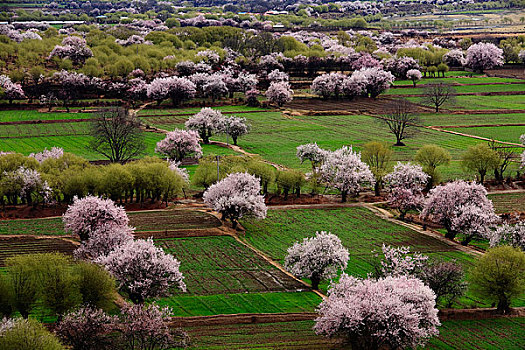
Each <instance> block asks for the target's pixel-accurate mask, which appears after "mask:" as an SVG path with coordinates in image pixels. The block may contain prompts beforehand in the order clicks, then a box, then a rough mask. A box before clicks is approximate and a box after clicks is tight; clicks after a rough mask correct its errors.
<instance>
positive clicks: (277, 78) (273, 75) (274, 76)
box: [268, 69, 290, 83]
mask: <svg viewBox="0 0 525 350" xmlns="http://www.w3.org/2000/svg"><path fill="white" fill-rule="evenodd" d="M268 80H269V81H270V82H272V83H278V82H288V80H290V77H289V76H288V74H286V73H285V72H282V71H280V70H278V69H274V70H272V71H271V72H270V73H268Z"/></svg>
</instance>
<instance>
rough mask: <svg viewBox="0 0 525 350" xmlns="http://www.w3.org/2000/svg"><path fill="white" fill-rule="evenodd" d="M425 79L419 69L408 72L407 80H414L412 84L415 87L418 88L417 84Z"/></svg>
mask: <svg viewBox="0 0 525 350" xmlns="http://www.w3.org/2000/svg"><path fill="white" fill-rule="evenodd" d="M422 77H423V74H421V71H419V70H418V69H410V70H409V71H408V72H407V79H408V80H412V84H414V87H416V83H417V82H418V81H420V80H421V78H422Z"/></svg>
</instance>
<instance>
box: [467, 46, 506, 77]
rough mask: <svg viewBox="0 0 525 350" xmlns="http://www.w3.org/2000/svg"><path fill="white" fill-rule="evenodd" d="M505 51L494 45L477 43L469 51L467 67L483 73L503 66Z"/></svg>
mask: <svg viewBox="0 0 525 350" xmlns="http://www.w3.org/2000/svg"><path fill="white" fill-rule="evenodd" d="M503 62H504V60H503V50H502V49H500V48H499V47H497V46H496V45H494V44H492V43H477V44H474V45H471V46H470V47H469V48H468V50H467V58H466V66H467V67H469V68H472V69H473V70H476V71H480V72H483V71H484V70H486V69H492V68H494V67H499V66H502V65H503Z"/></svg>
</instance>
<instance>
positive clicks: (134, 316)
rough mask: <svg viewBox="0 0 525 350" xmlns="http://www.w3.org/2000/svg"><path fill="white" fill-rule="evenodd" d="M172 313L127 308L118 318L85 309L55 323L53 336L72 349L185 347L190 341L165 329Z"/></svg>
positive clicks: (156, 308) (151, 308)
mask: <svg viewBox="0 0 525 350" xmlns="http://www.w3.org/2000/svg"><path fill="white" fill-rule="evenodd" d="M170 318H171V310H170V309H169V308H168V307H165V308H161V307H159V306H157V305H155V304H150V305H126V306H124V307H123V308H122V309H121V313H120V315H119V316H110V315H108V314H106V313H105V312H104V311H103V310H100V309H96V308H92V307H84V308H81V309H78V310H75V311H72V312H70V313H68V314H67V315H65V316H64V318H63V319H62V320H61V321H60V322H59V323H58V325H57V328H56V334H57V335H58V336H59V338H60V339H61V340H63V341H64V343H66V344H67V345H70V346H71V347H72V348H73V349H95V348H96V349H110V348H113V347H115V346H117V344H118V345H120V346H125V347H126V348H128V349H136V348H141V349H142V348H155V349H168V348H173V347H186V346H187V345H188V341H189V337H188V335H187V334H186V333H184V332H183V331H181V330H180V329H172V328H170V326H169V325H168V323H169V321H170Z"/></svg>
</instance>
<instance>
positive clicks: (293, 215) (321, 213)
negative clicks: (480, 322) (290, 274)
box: [242, 207, 525, 307]
mask: <svg viewBox="0 0 525 350" xmlns="http://www.w3.org/2000/svg"><path fill="white" fill-rule="evenodd" d="M242 224H243V226H244V227H245V228H246V237H245V239H246V240H247V241H248V242H249V243H251V244H252V245H254V246H255V247H256V248H258V249H260V250H261V251H263V252H265V253H266V254H267V255H269V256H270V257H271V258H272V259H274V260H277V261H280V262H283V261H284V257H285V255H286V249H287V248H288V247H290V246H291V245H292V244H293V243H294V242H297V241H302V240H303V238H305V237H311V236H313V235H315V232H316V231H330V232H331V233H333V234H335V235H337V236H338V237H339V238H340V239H341V241H342V243H343V245H344V246H345V247H346V248H347V249H348V251H349V253H350V261H349V262H348V268H347V269H346V272H347V273H348V274H350V275H353V276H357V277H366V275H367V274H368V273H369V272H372V262H373V260H374V253H372V251H376V252H380V251H381V246H382V244H383V243H384V244H387V245H393V246H410V247H411V251H419V252H422V253H424V254H425V255H428V256H429V257H431V258H439V259H444V260H451V259H454V260H456V261H458V262H460V263H461V264H462V265H463V266H464V267H465V269H466V271H467V276H468V269H470V268H471V267H472V264H473V262H474V260H475V258H474V256H472V255H468V254H466V253H463V252H461V251H459V250H457V249H456V248H454V247H453V246H450V245H448V244H446V243H444V242H441V241H439V240H437V239H434V238H432V237H429V236H426V235H423V234H420V233H418V232H416V231H412V230H410V229H408V228H406V227H404V226H399V225H397V224H395V223H392V222H390V221H387V220H383V219H381V218H379V217H378V216H376V215H375V214H374V213H372V212H371V211H369V210H368V209H366V208H361V207H351V208H338V209H294V210H270V211H269V212H268V217H267V219H265V220H262V221H254V220H243V222H242ZM306 228H307V229H306ZM326 287H327V283H324V284H322V285H321V288H322V289H324V288H326ZM513 305H515V306H523V305H525V295H522V296H521V297H519V298H517V299H516V300H515V302H514V304H513ZM455 306H456V307H482V306H483V307H488V306H490V303H487V302H485V301H482V300H480V299H479V298H477V297H476V296H474V295H472V294H471V293H470V292H469V293H467V294H466V296H464V297H463V298H461V299H459V300H458V303H457V305H455Z"/></svg>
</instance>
